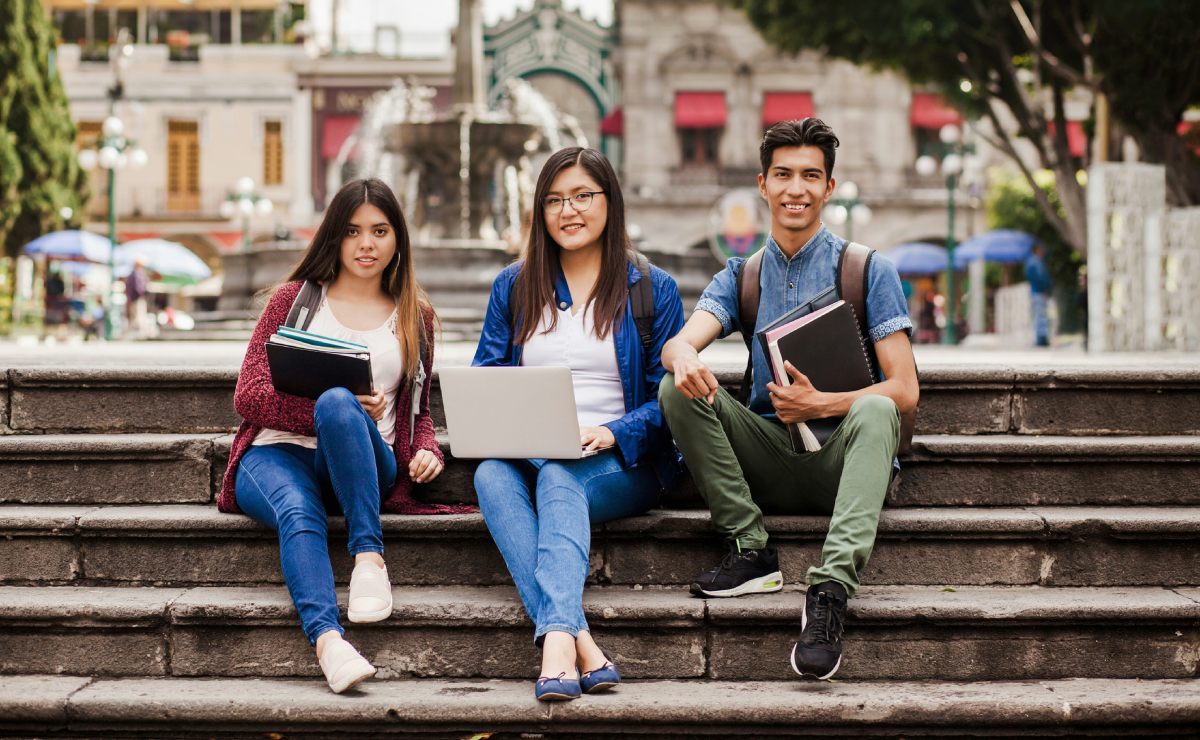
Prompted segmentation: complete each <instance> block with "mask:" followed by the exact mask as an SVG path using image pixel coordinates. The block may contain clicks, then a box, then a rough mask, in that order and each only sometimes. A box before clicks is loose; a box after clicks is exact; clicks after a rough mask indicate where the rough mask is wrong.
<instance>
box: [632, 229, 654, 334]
mask: <svg viewBox="0 0 1200 740" xmlns="http://www.w3.org/2000/svg"><path fill="white" fill-rule="evenodd" d="M630 255H631V256H632V258H633V264H634V266H635V267H637V269H638V272H640V273H641V274H642V276H641V277H640V278H638V281H637V282H636V283H634V284H633V285H631V286H629V303H630V305H631V306H632V308H633V323H635V324H637V330H638V336H639V337H640V338H641V340H642V352H643V353H645V352H649V351H650V347H651V345H652V343H653V341H654V281H653V280H652V279H651V277H650V260H648V259H646V255H644V254H642V253H640V252H631V253H630Z"/></svg>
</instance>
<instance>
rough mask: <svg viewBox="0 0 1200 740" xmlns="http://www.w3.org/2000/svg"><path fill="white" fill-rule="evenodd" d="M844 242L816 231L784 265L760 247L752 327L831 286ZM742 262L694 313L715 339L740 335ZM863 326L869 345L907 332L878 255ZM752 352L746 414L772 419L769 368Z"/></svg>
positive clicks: (900, 303)
mask: <svg viewBox="0 0 1200 740" xmlns="http://www.w3.org/2000/svg"><path fill="white" fill-rule="evenodd" d="M843 244H844V242H843V241H842V240H841V239H839V238H837V237H835V236H834V235H833V234H831V233H829V231H828V230H827V229H826V228H825V227H824V226H822V227H821V228H820V230H818V231H817V233H816V234H814V235H813V237H812V239H810V240H809V241H808V243H807V244H805V245H804V246H803V247H802V248H801V249H800V251H799V252H797V253H796V254H795V256H793V257H792V258H791V259H790V260H789V259H788V258H787V257H785V256H784V254H783V252H782V251H781V250H780V249H779V245H778V244H776V243H775V239H774V238H769V239H767V244H766V246H764V247H763V249H764V250H766V251H765V253H764V254H763V261H762V269H761V272H760V273H759V284H760V285H761V286H762V294H761V297H760V298H759V303H758V323H757V326H766V325H767V324H768V323H770V322H771V321H774V320H775V319H776V318H778V317H779V316H782V315H783V314H784V313H786V312H788V311H790V310H792V309H793V308H795V307H796V306H799V305H800V304H802V303H806V302H808V301H810V300H812V299H813V298H815V297H816V296H817V295H818V294H819V293H820V292H821V291H823V290H825V289H826V288H828V287H830V286H831V285H833V284H834V281H835V280H836V277H837V264H838V260H839V259H840V258H841V254H842V248H843ZM743 262H745V260H744V259H743V258H740V257H734V258H732V259H730V260H729V262H728V263H726V265H725V269H724V270H722V271H721V272H718V273H717V274H716V275H715V276H714V277H713V279H712V282H710V283H709V284H708V287H707V288H705V289H704V294H703V295H702V296H701V297H700V301H699V302H698V303H696V310H697V311H707V312H708V313H711V314H712V315H713V316H716V317H717V320H718V321H720V322H721V336H722V337H726V336H729V335H730V334H732V333H733V332H735V331H740V330H741V320H740V317H739V316H738V314H739V311H738V300H737V276H738V273H739V272H740V271H741V268H742V263H743ZM867 283H868V286H867V327H868V331H869V332H870V335H871V341H872V342H878V341H879V340H881V339H883V338H884V337H886V336H888V335H889V334H892V333H894V332H898V331H907V332H909V333H910V334H911V333H912V320H911V319H909V317H908V303H907V302H906V301H905V300H904V291H903V289H902V288H901V287H900V276H899V275H898V274H897V273H896V267H895V265H893V264H892V263H891V261H890V260H888V259H887V258H886V257H884V256H883V255H881V254H878V253H876V254H875V256H874V257H872V258H871V265H870V268H869V271H868V275H867ZM750 351H751V352H752V353H753V361H752V368H753V369H752V373H753V375H752V381H753V388H752V390H751V392H750V409H751V410H752V411H754V412H755V413H757V414H760V415H762V416H766V417H771V418H774V416H775V407H774V406H772V405H771V400H770V397H769V395H768V393H767V383H768V382H770V381H771V380H773V379H774V376H773V375H772V374H771V366H770V364H769V363H768V362H767V357H766V355H765V354H764V353H763V350H762V345H761V344H760V343H759V342H752V343H751V349H750Z"/></svg>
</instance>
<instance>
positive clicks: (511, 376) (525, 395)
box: [438, 367, 598, 460]
mask: <svg viewBox="0 0 1200 740" xmlns="http://www.w3.org/2000/svg"><path fill="white" fill-rule="evenodd" d="M438 379H439V382H440V384H441V388H442V405H443V406H444V407H445V409H446V429H447V431H448V432H449V433H450V454H452V455H454V456H455V457H459V458H476V457H478V458H501V459H522V458H539V457H541V458H547V459H550V460H577V459H579V458H581V457H587V456H589V455H593V454H595V453H596V452H598V450H591V451H585V450H584V449H583V446H582V445H581V444H580V442H579V417H578V415H577V414H576V411H575V388H574V385H573V384H572V383H571V370H570V368H565V367H444V368H440V369H439V370H438Z"/></svg>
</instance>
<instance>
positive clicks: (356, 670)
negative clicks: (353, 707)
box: [317, 635, 375, 694]
mask: <svg viewBox="0 0 1200 740" xmlns="http://www.w3.org/2000/svg"><path fill="white" fill-rule="evenodd" d="M317 662H318V663H320V664H321V672H322V673H324V674H325V680H326V681H327V682H328V683H329V688H330V689H332V690H333V693H335V694H340V693H342V692H343V691H345V690H346V689H349V688H352V687H354V686H357V685H358V684H360V683H362V682H363V681H365V680H366V679H368V678H370V677H371V676H374V675H375V666H373V665H371V664H370V663H369V662H368V661H367V659H366V658H364V657H363V656H361V655H359V654H358V651H357V650H355V649H354V646H353V645H351V644H350V643H348V642H346V640H345V639H344V638H343V637H342V636H341V635H337V636H335V637H331V638H329V640H328V641H326V643H325V649H324V650H322V651H321V657H320V658H319V659H318V660H317Z"/></svg>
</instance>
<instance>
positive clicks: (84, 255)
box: [25, 230, 110, 264]
mask: <svg viewBox="0 0 1200 740" xmlns="http://www.w3.org/2000/svg"><path fill="white" fill-rule="evenodd" d="M109 249H110V245H109V242H108V239H105V238H104V237H102V236H99V235H97V234H93V233H92V232H90V231H74V230H70V231H52V232H50V233H49V234H43V235H41V236H39V237H38V238H37V239H34V240H33V241H31V242H29V243H28V244H26V245H25V254H29V255H38V254H40V255H45V256H46V257H48V258H50V259H54V260H83V261H86V262H98V263H101V264H108V252H109Z"/></svg>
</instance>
